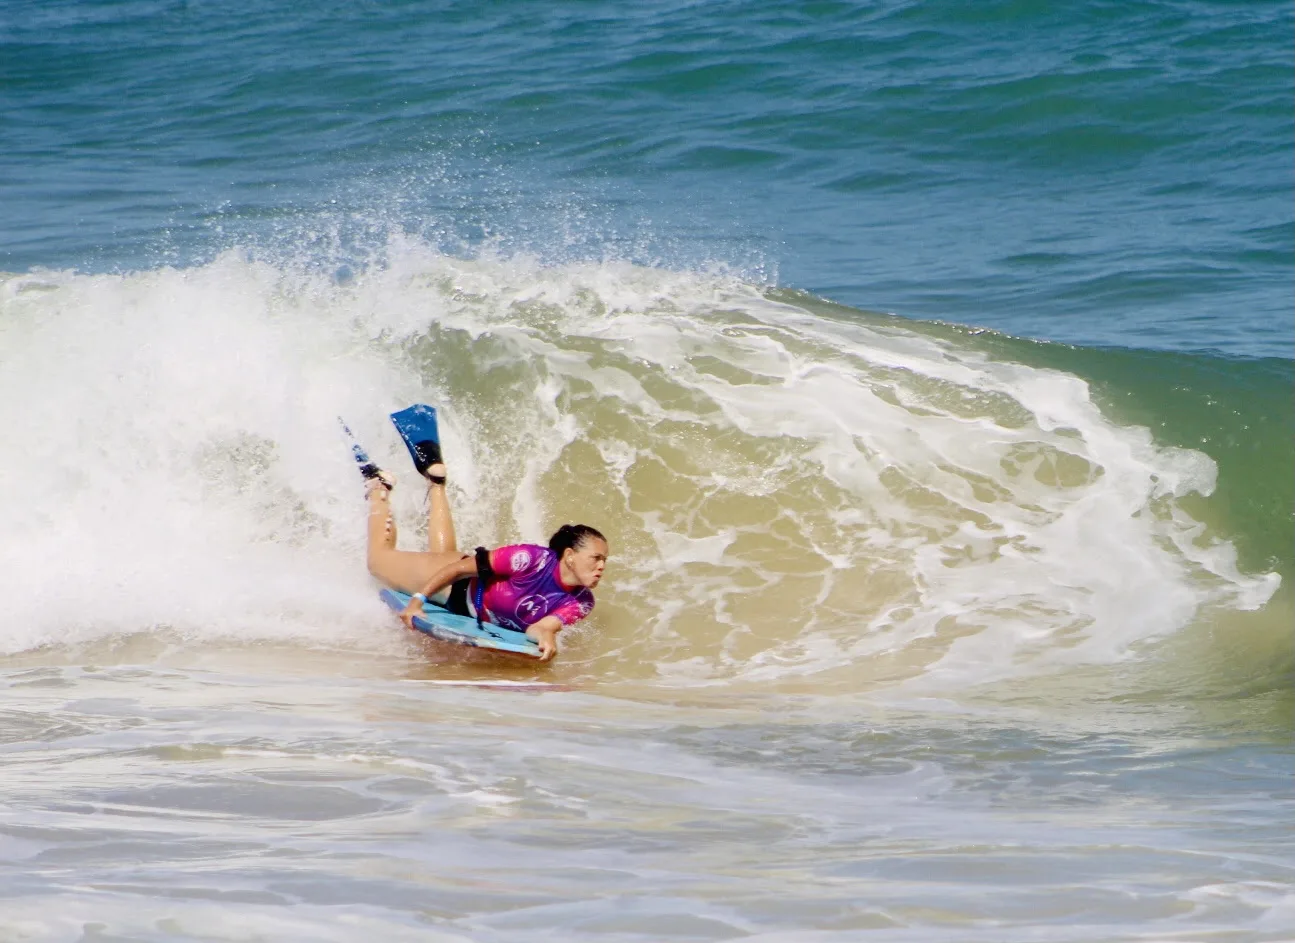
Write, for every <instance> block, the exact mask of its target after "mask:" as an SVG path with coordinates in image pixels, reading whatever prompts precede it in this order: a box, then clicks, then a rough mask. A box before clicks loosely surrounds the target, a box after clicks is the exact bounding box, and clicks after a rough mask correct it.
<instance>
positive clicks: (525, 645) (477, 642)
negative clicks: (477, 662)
mask: <svg viewBox="0 0 1295 943" xmlns="http://www.w3.org/2000/svg"><path fill="white" fill-rule="evenodd" d="M378 595H379V596H380V597H381V598H382V601H383V602H385V603H386V604H387V606H388V607H390V608H391V610H392V611H393V612H401V611H403V610H404V608H405V607H406V606H408V605H409V600H410V598H411V597H410V596H409V594H408V593H401V592H397V591H396V590H394V589H383V590H380V591H379V593H378ZM414 628H416V629H417V630H418V631H420V632H423V633H425V634H427V635H430V636H431V637H432V638H435V639H439V640H441V641H442V642H451V643H453V644H455V645H468V646H471V647H473V648H483V649H487V650H489V651H495V652H506V653H507V654H510V655H521V656H523V657H525V658H534V659H536V660H537V661H538V660H539V658H540V647H539V645H537V644H535V642H534V641H533V640H532V639H530V638H529V637H528V636H527V635H526V634H525V633H523V632H515V631H513V630H512V629H505V628H502V627H501V626H497V625H491V624H490V623H489V622H486V623H483V624H482V626H481V627H480V628H477V620H476V619H470V618H468V617H467V616H456V615H455V614H454V613H452V612H447V611H446V610H445V609H442V608H441V607H440V606H438V605H436V604H435V603H431V602H425V603H423V614H422V615H421V616H414Z"/></svg>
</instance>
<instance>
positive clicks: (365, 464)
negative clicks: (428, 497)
mask: <svg viewBox="0 0 1295 943" xmlns="http://www.w3.org/2000/svg"><path fill="white" fill-rule="evenodd" d="M337 421H338V422H340V423H341V424H342V433H343V434H344V435H345V436H346V441H347V442H349V443H350V445H351V455H352V457H353V458H354V459H355V464H356V465H358V466H360V474H361V475H363V476H364V480H365V481H368V480H369V479H370V478H376V479H378V480H379V481H381V482H382V484H383V486H384V487H385V488H386V489H387V490H388V491H390V490H391V477H390V476H389V475H387V473H386V472H384V471H383V470H382V469H381V468H379V467H378V466H377V464H376V463H375V462H374V461H373V459H371V458H369V453H368V452H366V451H364V446H362V445H360V442H359V440H358V439H356V438H355V433H354V432H352V431H351V428H350V426H348V425H347V424H346V420H345V419H343V418H342V417H341V416H338V417H337Z"/></svg>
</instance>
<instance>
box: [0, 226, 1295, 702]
mask: <svg viewBox="0 0 1295 943" xmlns="http://www.w3.org/2000/svg"><path fill="white" fill-rule="evenodd" d="M389 253H390V258H389V260H388V264H386V265H385V266H383V267H381V268H377V267H375V268H373V269H370V270H368V271H366V272H363V273H361V274H359V275H358V276H357V277H355V278H354V279H353V280H351V281H350V282H348V283H347V284H346V285H338V284H336V283H333V282H332V281H330V280H328V279H326V278H323V277H321V276H318V275H314V274H310V273H307V272H302V271H297V270H292V269H288V268H276V267H273V266H269V265H266V264H263V263H254V262H249V261H246V260H245V259H243V258H242V257H241V256H240V255H237V254H229V255H227V256H224V257H222V258H221V259H220V260H218V261H217V262H215V263H213V264H212V265H209V266H204V267H200V268H196V269H187V270H172V269H159V270H154V271H150V272H142V273H138V274H135V275H128V276H80V275H74V274H69V273H49V274H47V275H43V276H39V277H36V276H30V277H23V278H17V279H10V280H9V281H8V282H6V283H5V285H4V286H3V293H2V294H3V299H4V301H3V303H4V306H5V310H4V312H3V323H4V324H5V325H6V340H7V341H10V342H11V343H10V344H9V345H8V347H7V349H8V350H9V351H11V352H12V353H11V355H10V356H7V357H6V358H5V360H4V361H3V362H2V369H0V392H3V393H9V394H10V395H8V396H6V397H5V400H4V401H6V402H11V403H14V402H19V401H20V400H19V398H18V397H17V396H16V394H17V392H18V391H19V390H21V391H22V392H23V394H24V396H26V397H29V398H31V401H34V402H38V403H40V404H42V405H41V408H40V410H39V411H37V412H30V413H24V414H21V415H15V416H14V417H13V425H14V427H15V432H16V434H17V436H18V438H19V439H21V440H22V441H23V442H24V443H25V448H24V450H22V454H21V455H18V454H12V455H7V456H6V458H5V460H4V461H5V466H4V468H3V473H4V477H5V479H6V480H8V481H13V482H20V481H22V480H23V476H24V469H26V468H30V467H39V468H41V469H43V470H44V471H43V475H44V484H43V485H42V490H43V494H42V495H41V499H40V500H39V501H32V500H29V499H27V498H24V497H19V495H21V494H22V489H21V488H19V489H10V491H9V493H10V494H11V495H13V497H11V498H10V499H8V500H7V501H6V503H5V504H4V505H3V507H0V522H2V523H3V525H4V526H2V527H0V532H2V533H4V534H5V535H6V536H5V538H4V541H5V542H4V545H3V546H0V552H2V553H3V555H4V557H5V558H6V560H7V561H8V563H9V565H8V566H7V567H5V568H4V572H5V573H6V577H5V579H6V582H7V583H8V585H7V586H6V587H4V591H5V593H6V595H7V597H8V598H11V599H14V600H17V603H16V605H17V606H18V608H19V610H20V616H19V618H18V619H17V620H16V622H15V624H16V625H19V626H21V628H19V629H17V630H12V631H11V634H10V636H9V637H8V638H7V639H6V640H5V641H4V646H5V648H6V649H7V650H9V651H17V650H24V649H25V648H29V647H31V646H33V645H40V644H50V643H54V642H57V641H60V640H66V639H69V638H94V637H97V636H102V635H104V634H105V633H113V632H122V631H128V630H131V629H147V628H149V627H151V626H163V625H164V626H170V627H172V628H174V627H177V626H179V627H180V629H181V631H182V633H185V632H187V633H189V634H191V635H193V636H195V637H196V636H202V637H211V636H212V634H213V633H214V634H215V635H217V636H221V637H226V636H227V637H229V638H231V639H234V640H238V639H242V640H249V639H253V638H279V639H302V640H307V639H308V640H310V641H309V644H324V645H328V644H341V641H342V640H343V639H353V638H359V637H367V636H365V633H366V632H371V631H372V630H371V628H368V627H366V620H367V623H368V625H369V626H371V625H372V624H374V623H376V622H379V621H380V619H379V618H378V617H377V616H372V617H371V616H370V615H368V613H373V612H375V611H376V609H377V606H376V603H373V602H372V600H371V592H372V591H371V588H369V587H368V585H367V578H366V577H365V576H364V574H363V572H362V564H361V562H360V561H361V559H362V547H361V536H362V532H363V528H362V520H361V515H362V508H361V507H360V502H359V500H358V494H357V492H358V488H357V486H356V483H355V482H354V481H352V480H351V479H352V478H353V475H354V473H353V470H352V469H350V468H349V466H348V465H347V462H346V453H345V450H344V448H342V446H341V444H340V443H338V441H337V433H336V427H335V425H334V422H335V420H334V418H333V417H335V416H336V415H338V414H344V415H346V416H347V417H348V419H349V420H350V421H351V422H352V423H353V425H354V426H355V427H356V429H357V431H358V432H359V433H360V435H361V437H362V438H364V439H365V440H366V443H367V444H368V445H369V446H370V448H371V450H372V451H373V452H374V455H375V458H377V460H378V461H380V462H385V463H388V464H391V465H393V467H396V468H402V467H403V465H402V464H401V463H400V459H399V457H398V456H399V451H398V449H397V448H396V445H397V443H395V442H394V441H387V440H389V439H391V438H392V437H391V436H390V434H389V432H388V431H387V430H385V427H384V425H383V424H382V421H381V417H383V416H385V415H386V413H387V412H389V411H391V409H392V408H395V407H398V406H401V405H406V404H407V403H409V402H413V401H419V400H424V401H431V402H436V403H438V404H441V405H442V406H443V414H444V415H445V417H446V420H447V421H446V437H447V451H448V453H450V454H453V455H454V456H455V466H456V473H455V480H456V488H457V489H458V490H457V493H456V499H457V501H458V504H459V508H460V511H459V519H460V533H461V535H462V536H463V537H464V538H465V545H466V543H468V542H472V543H476V542H502V541H505V540H512V539H517V538H518V537H520V538H522V539H529V540H542V539H544V537H545V536H546V535H547V533H548V532H549V531H550V530H551V529H552V526H553V522H555V521H558V522H560V521H564V520H587V521H590V522H591V523H594V524H595V525H596V526H599V527H600V529H603V530H604V531H605V532H607V533H608V534H609V536H610V537H611V538H612V543H613V547H614V550H615V561H614V570H613V572H611V573H609V579H608V584H607V587H606V588H605V590H604V591H602V592H600V605H599V611H598V614H597V618H596V620H595V621H596V626H594V627H592V628H586V629H584V630H581V631H579V632H577V633H575V634H574V635H573V637H572V638H571V640H570V641H569V643H568V645H569V648H570V650H571V658H570V661H571V662H572V663H576V664H579V665H581V666H583V667H581V668H580V670H595V671H598V672H600V673H602V674H603V675H610V676H626V675H628V676H636V675H644V674H646V675H648V676H656V677H658V678H659V679H661V680H664V681H667V682H669V683H686V684H695V683H699V682H700V683H714V682H717V681H729V682H731V681H734V680H741V681H743V682H751V683H762V684H764V683H770V682H777V683H780V684H781V683H788V684H799V683H809V682H810V681H811V680H812V682H813V683H814V684H815V685H819V686H824V685H825V686H827V689H829V690H830V689H834V688H835V689H840V690H846V689H849V690H854V689H857V688H858V687H859V686H860V685H864V686H867V685H871V684H894V683H899V682H903V683H907V684H910V685H912V684H918V685H923V686H926V687H928V688H930V687H934V688H939V689H943V690H957V689H962V688H966V687H968V686H975V685H983V684H985V683H986V682H990V681H996V680H1004V679H1012V678H1021V677H1025V678H1033V677H1041V676H1047V675H1050V674H1055V673H1056V672H1059V671H1063V670H1066V669H1068V668H1069V667H1072V666H1076V665H1094V664H1098V665H1100V664H1109V663H1112V662H1119V661H1124V660H1128V659H1130V658H1134V659H1136V658H1137V657H1139V652H1140V651H1141V650H1142V648H1143V647H1145V646H1146V645H1148V644H1150V643H1152V642H1154V641H1155V640H1157V639H1163V638H1166V637H1170V636H1173V635H1174V634H1175V633H1178V632H1180V631H1182V630H1183V629H1184V628H1185V627H1189V626H1192V625H1196V624H1199V623H1200V622H1201V621H1202V620H1209V619H1214V618H1218V617H1220V614H1224V615H1226V614H1228V613H1236V612H1241V611H1244V610H1247V609H1254V608H1258V607H1262V606H1264V605H1265V604H1266V603H1267V601H1268V600H1269V599H1270V598H1271V596H1272V594H1273V592H1274V591H1275V590H1276V587H1277V585H1278V584H1279V582H1280V578H1279V577H1278V576H1277V575H1276V574H1275V573H1273V574H1261V575H1257V576H1255V575H1247V574H1245V573H1243V572H1242V571H1241V570H1240V569H1239V567H1238V565H1237V562H1236V555H1235V552H1234V550H1233V548H1232V547H1231V545H1230V544H1229V543H1227V542H1226V541H1224V540H1222V539H1220V538H1219V537H1218V535H1217V534H1215V533H1214V532H1213V531H1212V530H1211V529H1210V527H1209V526H1207V524H1206V523H1204V522H1202V521H1201V520H1200V519H1199V518H1198V517H1197V516H1196V515H1194V514H1193V513H1192V510H1191V507H1190V504H1191V499H1192V496H1194V495H1197V496H1199V495H1208V494H1209V493H1211V491H1212V490H1213V489H1214V487H1215V484H1216V476H1217V466H1216V464H1215V462H1214V461H1213V460H1212V459H1211V458H1210V457H1209V456H1208V455H1206V454H1204V453H1203V452H1200V451H1195V450H1190V449H1184V448H1173V447H1166V446H1164V445H1161V444H1158V443H1157V442H1156V441H1155V440H1154V439H1153V438H1152V436H1151V433H1150V432H1149V431H1148V429H1146V428H1144V427H1140V426H1129V425H1121V424H1119V423H1117V422H1115V421H1112V420H1111V419H1110V418H1108V417H1107V416H1106V415H1105V414H1104V413H1103V411H1102V410H1101V409H1100V408H1099V407H1098V406H1097V405H1096V403H1095V402H1094V400H1093V397H1092V395H1091V391H1090V388H1089V385H1088V384H1087V383H1086V382H1085V381H1084V380H1083V379H1082V378H1080V377H1078V376H1075V375H1073V374H1070V373H1067V372H1064V371H1061V370H1057V369H1049V368H1041V367H1035V366H1030V365H1028V364H1026V363H1023V362H1019V361H1015V360H1004V359H995V358H994V357H991V356H989V355H987V354H986V353H985V352H984V351H983V350H981V349H980V348H979V347H977V346H975V345H974V344H973V343H968V342H967V340H965V339H962V338H959V337H958V336H956V335H954V334H949V332H947V331H940V330H926V329H925V328H923V327H922V326H921V325H915V324H904V323H902V322H899V321H897V320H896V319H892V318H886V317H882V316H875V315H870V314H868V313H866V312H848V314H847V315H846V316H842V315H841V314H840V313H839V312H838V313H832V312H831V311H829V310H827V306H822V305H816V304H815V303H813V302H812V300H809V299H804V298H801V297H799V296H794V295H789V294H781V295H774V294H770V293H768V292H767V291H765V290H764V289H762V288H760V287H759V286H753V285H750V284H748V283H745V282H743V281H741V280H740V279H737V278H734V277H731V276H727V275H724V274H723V273H709V274H708V273H697V272H668V271H663V270H657V269H647V268H642V267H636V266H632V265H628V264H616V263H603V264H579V265H566V266H541V265H539V264H537V263H535V262H534V261H532V260H528V259H526V258H522V257H516V258H509V259H501V258H489V257H481V258H476V259H461V258H451V257H447V256H444V255H441V254H439V253H437V252H435V251H433V250H430V249H428V248H427V247H425V246H422V245H420V244H418V243H412V242H403V241H395V242H393V243H392V245H391V246H390V247H389ZM92 391H93V392H92ZM398 490H399V492H400V494H401V501H403V502H405V503H403V504H400V505H398V506H399V507H401V508H402V511H401V514H402V520H403V522H404V529H405V531H406V533H407V534H408V535H409V536H407V538H406V539H407V540H408V541H411V542H412V541H416V540H417V539H418V538H417V532H418V526H419V525H418V521H419V516H420V513H421V512H420V511H419V509H418V507H417V503H416V496H415V495H413V494H412V493H411V492H412V490H413V489H398ZM69 570H75V571H76V572H78V573H79V574H80V577H79V578H78V579H77V580H74V581H71V586H70V587H69V585H68V584H69V581H68V580H67V578H66V573H67V572H69ZM191 587H199V588H200V590H199V591H198V592H194V591H192V589H191ZM174 588H179V589H178V591H176V590H175V589H174ZM52 599H54V600H58V602H57V603H55V604H50V603H49V602H48V600H52ZM330 607H331V608H330ZM330 612H331V613H334V614H333V615H330V614H329V613H330ZM339 613H340V614H341V615H340V616H339V615H337V614H339ZM319 626H323V628H322V629H321V628H318V627H319ZM347 644H350V642H348V643H347ZM364 644H370V642H365V643H364ZM797 679H801V680H799V681H798V680H797Z"/></svg>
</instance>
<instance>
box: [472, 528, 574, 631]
mask: <svg viewBox="0 0 1295 943" xmlns="http://www.w3.org/2000/svg"><path fill="white" fill-rule="evenodd" d="M558 562H559V561H558V558H557V555H556V554H554V553H553V551H552V550H549V549H548V548H547V547H539V546H536V545H535V544H513V545H512V546H510V547H500V548H499V549H497V550H492V551H491V552H490V567H491V569H493V570H494V571H495V577H496V579H495V581H494V582H492V583H491V584H490V585H489V586H487V587H486V593H485V597H484V599H483V601H482V609H483V610H484V611H483V612H482V616H483V617H484V618H486V619H488V620H489V621H490V622H493V623H494V624H495V625H502V626H504V627H506V628H509V629H515V630H517V631H518V632H525V631H526V627H527V626H530V625H534V624H535V623H536V622H539V621H540V620H541V619H543V618H544V617H545V616H557V617H558V618H559V619H561V620H562V624H563V625H571V624H572V623H573V622H578V621H580V620H581V619H583V618H584V617H585V616H587V615H589V613H590V611H591V610H592V609H593V607H594V594H593V593H591V592H589V590H588V589H587V588H585V587H584V586H581V587H579V588H577V589H575V590H569V589H567V588H566V587H565V586H563V585H562V581H561V580H560V579H559V578H558ZM468 598H469V599H471V600H472V602H473V604H475V603H476V599H477V581H476V580H475V579H474V580H473V581H472V582H471V584H469V586H468Z"/></svg>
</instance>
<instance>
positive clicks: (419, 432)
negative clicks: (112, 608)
mask: <svg viewBox="0 0 1295 943" xmlns="http://www.w3.org/2000/svg"><path fill="white" fill-rule="evenodd" d="M391 421H392V422H393V423H394V424H395V426H396V431H397V432H399V433H400V438H402V439H404V440H405V445H406V446H407V447H408V449H409V457H410V458H412V459H413V460H414V467H415V468H416V469H418V474H420V475H424V476H425V475H427V466H429V465H436V464H438V463H440V462H441V461H442V459H441V436H440V433H439V432H438V431H437V428H436V410H435V408H433V407H431V406H424V405H423V404H422V403H415V404H414V405H413V406H410V407H409V408H408V409H402V410H401V411H400V412H398V413H392V414H391Z"/></svg>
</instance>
